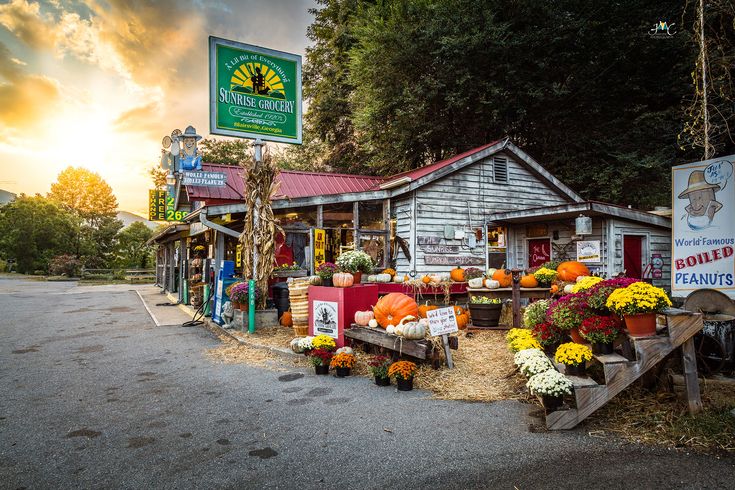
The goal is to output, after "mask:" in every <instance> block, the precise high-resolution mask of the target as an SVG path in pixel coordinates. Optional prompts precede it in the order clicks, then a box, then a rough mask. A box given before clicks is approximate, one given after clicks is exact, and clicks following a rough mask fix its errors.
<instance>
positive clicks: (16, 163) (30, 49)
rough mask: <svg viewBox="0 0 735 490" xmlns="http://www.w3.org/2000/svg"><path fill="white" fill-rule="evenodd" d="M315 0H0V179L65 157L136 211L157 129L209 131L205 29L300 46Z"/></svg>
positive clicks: (29, 186)
mask: <svg viewBox="0 0 735 490" xmlns="http://www.w3.org/2000/svg"><path fill="white" fill-rule="evenodd" d="M313 6H314V1H313V0H267V1H266V0H241V1H237V0H213V1H207V0H161V1H142V0H140V1H136V0H107V1H104V0H70V1H63V0H48V1H41V2H35V1H28V0H10V1H5V0H1V1H0V169H2V171H1V172H0V189H5V190H9V191H11V192H15V193H20V192H25V193H27V194H33V193H36V192H39V193H42V194H45V193H46V192H48V190H49V187H50V185H51V182H53V181H54V180H55V179H56V176H57V175H58V173H59V172H60V171H61V170H62V169H63V168H65V167H67V166H69V165H74V166H83V167H86V168H88V169H90V170H93V171H95V172H98V173H99V174H100V175H101V176H102V177H103V178H104V179H105V180H106V181H107V182H108V183H109V184H110V185H111V186H112V188H113V191H114V192H115V195H116V196H117V198H118V201H119V203H120V209H122V210H127V211H132V212H137V213H139V214H143V215H145V213H146V208H147V194H148V193H147V189H148V188H149V187H150V178H149V176H148V174H147V169H148V168H149V167H150V166H152V165H153V164H155V163H157V161H158V158H159V156H160V148H161V144H160V141H161V138H162V137H163V136H164V135H166V134H169V133H170V132H171V131H172V130H173V129H175V128H180V129H182V130H183V129H184V128H185V127H186V126H187V125H189V124H192V125H194V127H195V128H196V129H197V131H198V132H199V134H202V135H205V136H206V135H207V134H208V127H209V122H208V121H209V120H208V94H209V88H208V72H207V63H208V52H207V49H208V48H207V38H208V36H209V35H214V36H219V37H223V38H227V39H233V40H237V41H242V42H245V43H250V44H256V45H260V46H265V47H269V48H272V49H277V50H282V51H287V52H292V53H297V54H301V55H302V56H303V55H304V50H305V48H306V45H307V42H308V41H307V39H306V28H307V26H308V25H309V24H310V23H311V21H312V16H311V15H310V14H309V13H308V11H307V10H308V9H309V8H311V7H313Z"/></svg>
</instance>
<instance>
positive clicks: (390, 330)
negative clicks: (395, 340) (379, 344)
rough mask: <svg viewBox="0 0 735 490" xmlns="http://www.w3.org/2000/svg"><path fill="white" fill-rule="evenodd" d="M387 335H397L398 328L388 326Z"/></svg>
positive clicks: (386, 328)
mask: <svg viewBox="0 0 735 490" xmlns="http://www.w3.org/2000/svg"><path fill="white" fill-rule="evenodd" d="M385 333H387V334H390V335H395V334H396V327H394V326H393V325H388V326H387V327H385Z"/></svg>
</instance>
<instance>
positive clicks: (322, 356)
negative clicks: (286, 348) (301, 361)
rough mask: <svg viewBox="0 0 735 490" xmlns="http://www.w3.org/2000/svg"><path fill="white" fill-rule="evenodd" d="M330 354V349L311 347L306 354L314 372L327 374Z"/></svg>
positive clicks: (330, 358)
mask: <svg viewBox="0 0 735 490" xmlns="http://www.w3.org/2000/svg"><path fill="white" fill-rule="evenodd" d="M332 355H333V354H332V351H328V350H326V349H311V350H310V351H309V353H308V354H307V356H308V358H309V362H310V363H311V365H312V366H314V372H315V373H316V374H329V362H330V361H331V360H332Z"/></svg>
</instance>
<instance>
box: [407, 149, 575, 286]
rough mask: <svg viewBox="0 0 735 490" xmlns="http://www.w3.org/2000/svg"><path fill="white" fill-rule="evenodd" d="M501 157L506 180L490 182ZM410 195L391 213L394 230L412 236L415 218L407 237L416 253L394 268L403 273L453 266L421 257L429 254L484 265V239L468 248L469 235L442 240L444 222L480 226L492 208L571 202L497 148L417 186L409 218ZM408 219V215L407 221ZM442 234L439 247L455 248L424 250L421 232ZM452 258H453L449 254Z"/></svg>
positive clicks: (460, 226)
mask: <svg viewBox="0 0 735 490" xmlns="http://www.w3.org/2000/svg"><path fill="white" fill-rule="evenodd" d="M495 158H503V159H505V160H506V161H507V170H508V182H507V183H496V182H495V181H494V173H493V160H494V159H495ZM412 200H413V198H412V196H410V195H409V196H402V198H401V199H398V200H396V205H395V207H396V212H395V217H396V220H397V228H398V230H399V232H398V234H399V235H400V236H402V237H404V238H407V239H408V236H410V235H411V230H410V227H411V222H413V223H415V226H416V230H415V235H416V241H411V242H410V245H411V251H412V254H413V255H414V257H415V258H414V260H413V264H408V262H407V261H405V260H400V259H399V261H398V264H397V266H398V271H399V272H401V273H406V272H409V271H411V270H412V269H415V270H416V273H417V274H419V275H420V274H424V273H428V272H441V271H449V270H450V269H452V267H453V265H433V264H427V263H426V262H425V257H426V256H427V255H434V256H437V255H444V256H447V257H451V258H454V257H465V258H474V259H476V260H477V261H478V262H480V260H481V262H482V263H481V264H479V265H477V266H476V267H479V268H484V263H485V253H486V244H485V242H484V241H478V243H477V246H476V247H475V248H473V249H469V247H468V246H467V239H466V238H465V240H454V239H444V238H443V236H444V226H445V225H452V226H454V227H455V229H458V230H464V231H465V232H466V233H469V232H470V230H474V229H478V228H482V226H483V223H484V216H485V215H486V214H490V213H497V212H501V211H511V210H516V209H527V208H535V207H541V206H552V205H557V204H564V203H567V202H569V198H568V197H566V196H565V195H562V194H561V193H559V192H558V191H557V190H555V189H552V188H551V187H548V186H547V184H546V183H544V182H543V181H542V180H541V179H539V178H538V177H536V176H535V175H534V174H533V173H532V172H531V171H529V170H528V169H527V167H525V166H524V165H522V164H520V163H518V161H516V160H515V159H514V158H512V157H511V156H510V155H509V154H506V153H499V154H497V155H494V156H493V157H488V158H486V159H483V160H480V161H478V162H476V163H474V164H472V165H469V166H467V167H465V168H463V169H461V170H458V171H457V172H454V173H453V174H451V175H448V176H446V177H444V178H442V179H440V180H437V181H435V182H432V183H430V184H427V185H425V186H423V187H420V188H419V189H417V190H416V191H415V214H414V215H412V216H415V218H414V220H410V218H409V214H407V213H404V212H402V210H403V209H405V210H406V211H409V212H410V210H411V205H412ZM406 220H409V222H408V223H406ZM430 236H433V237H442V239H441V241H440V245H441V246H449V247H456V249H457V252H456V253H450V254H434V253H426V252H425V251H424V250H422V247H421V246H419V245H418V240H419V239H420V237H430ZM450 260H452V259H450Z"/></svg>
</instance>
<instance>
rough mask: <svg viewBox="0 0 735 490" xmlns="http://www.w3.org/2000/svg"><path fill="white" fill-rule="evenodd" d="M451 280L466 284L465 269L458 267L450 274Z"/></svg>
mask: <svg viewBox="0 0 735 490" xmlns="http://www.w3.org/2000/svg"><path fill="white" fill-rule="evenodd" d="M449 278H450V279H451V280H452V281H454V282H464V269H463V268H461V267H459V266H457V268H456V269H452V271H451V272H450V273H449Z"/></svg>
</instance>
